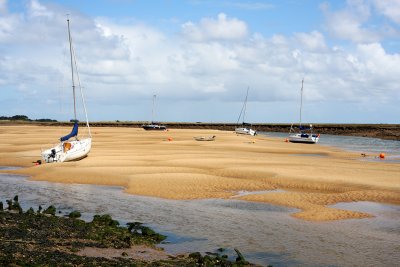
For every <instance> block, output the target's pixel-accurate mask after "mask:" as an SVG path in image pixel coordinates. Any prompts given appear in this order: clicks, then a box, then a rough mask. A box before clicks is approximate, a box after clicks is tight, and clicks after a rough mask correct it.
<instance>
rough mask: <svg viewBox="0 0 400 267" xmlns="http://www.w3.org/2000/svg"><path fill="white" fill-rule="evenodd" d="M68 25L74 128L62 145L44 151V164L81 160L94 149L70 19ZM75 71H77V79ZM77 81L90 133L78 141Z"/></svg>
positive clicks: (61, 139) (63, 139)
mask: <svg viewBox="0 0 400 267" xmlns="http://www.w3.org/2000/svg"><path fill="white" fill-rule="evenodd" d="M67 25H68V40H69V50H70V56H71V75H72V94H73V99H74V126H73V128H72V131H71V133H70V134H68V135H66V136H63V137H61V138H60V143H59V144H58V145H56V146H54V147H52V148H50V149H47V150H45V151H42V159H43V161H44V162H47V163H50V162H65V161H73V160H79V159H82V158H84V157H86V156H87V155H88V154H89V152H90V149H91V147H92V136H91V133H90V126H89V120H88V116H87V112H86V105H85V100H84V97H83V92H82V87H81V85H80V79H79V75H78V72H77V67H76V66H77V65H76V58H75V52H74V49H73V47H72V38H71V31H70V27H69V19H67ZM74 70H75V71H76V77H75V73H74ZM75 80H77V81H78V86H79V89H80V92H81V97H82V103H83V108H84V110H85V116H86V126H87V128H88V132H89V137H86V138H82V139H78V128H79V125H78V120H77V117H76V95H75V89H76V88H75V87H76V86H75ZM73 137H75V140H69V139H70V138H73Z"/></svg>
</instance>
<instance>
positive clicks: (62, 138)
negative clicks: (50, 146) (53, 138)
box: [60, 121, 78, 142]
mask: <svg viewBox="0 0 400 267" xmlns="http://www.w3.org/2000/svg"><path fill="white" fill-rule="evenodd" d="M77 135H78V122H77V121H76V122H75V123H74V128H72V131H71V133H70V134H68V135H66V136H63V137H61V138H60V141H61V142H63V141H67V140H68V139H70V138H71V137H74V136H77Z"/></svg>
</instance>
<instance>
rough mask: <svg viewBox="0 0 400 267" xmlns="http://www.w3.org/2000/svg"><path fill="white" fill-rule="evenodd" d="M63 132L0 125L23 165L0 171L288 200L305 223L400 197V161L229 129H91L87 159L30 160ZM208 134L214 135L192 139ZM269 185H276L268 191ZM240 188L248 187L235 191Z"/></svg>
mask: <svg viewBox="0 0 400 267" xmlns="http://www.w3.org/2000/svg"><path fill="white" fill-rule="evenodd" d="M69 131H70V128H68V127H55V126H33V125H2V126H1V127H0V166H21V167H24V168H22V169H18V170H7V171H2V172H11V173H16V174H23V175H29V176H30V179H32V180H45V181H50V182H60V183H77V184H96V185H112V186H121V187H123V188H124V190H125V192H126V193H129V194H135V195H143V196H151V197H159V198H165V199H177V200H189V199H205V198H223V199H231V198H235V199H238V198H239V199H242V200H244V201H253V202H264V203H271V204H275V205H282V206H287V207H292V208H296V209H298V211H296V212H294V213H293V214H292V216H293V217H295V218H299V219H303V220H310V221H329V220H340V219H355V218H368V217H372V216H373V214H367V213H364V212H358V211H349V210H342V209H336V208H332V207H330V205H333V204H336V203H339V202H354V201H373V202H380V203H390V204H397V205H400V164H398V163H382V162H372V161H365V160H360V155H359V154H358V153H353V152H348V151H343V150H340V149H338V148H333V147H326V146H321V145H319V144H317V145H305V144H293V143H287V142H285V141H284V140H283V139H281V138H273V137H268V136H261V135H258V136H255V137H252V136H243V135H236V134H235V133H234V132H230V131H218V130H205V129H170V130H168V131H162V132H151V131H144V130H143V129H140V128H124V127H93V128H92V137H93V144H92V150H91V152H90V154H89V156H88V157H86V158H84V159H82V160H80V161H74V162H64V163H51V164H41V165H35V164H34V163H33V162H35V161H37V160H39V159H40V151H41V149H47V148H49V147H51V146H52V145H54V144H56V143H57V140H58V138H59V137H60V136H63V135H65V134H66V133H68V132H69ZM83 134H84V131H83ZM213 135H215V136H216V139H215V141H209V142H202V141H196V140H194V139H193V137H194V136H213ZM322 138H323V137H322ZM310 155H311V156H310ZM276 189H280V190H278V191H271V192H269V191H267V190H276ZM264 190H266V192H265V193H259V191H264ZM243 191H246V192H248V194H244V195H242V196H240V195H239V196H238V194H239V192H243ZM255 191H256V192H258V193H257V194H251V192H255Z"/></svg>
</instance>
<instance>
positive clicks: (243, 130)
mask: <svg viewBox="0 0 400 267" xmlns="http://www.w3.org/2000/svg"><path fill="white" fill-rule="evenodd" d="M248 95H249V88H247V92H246V98H245V99H244V102H243V107H242V110H241V111H240V114H239V118H238V120H237V125H238V127H237V128H236V129H235V133H236V134H245V135H253V136H254V135H257V131H256V130H253V129H251V124H249V123H245V122H244V118H245V116H246V107H247V97H248ZM240 118H243V121H242V124H241V125H240V126H239V121H240Z"/></svg>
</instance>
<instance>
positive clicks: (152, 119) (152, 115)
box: [151, 95, 157, 123]
mask: <svg viewBox="0 0 400 267" xmlns="http://www.w3.org/2000/svg"><path fill="white" fill-rule="evenodd" d="M156 97H157V95H153V106H152V108H151V122H152V123H153V122H154V102H155V100H156Z"/></svg>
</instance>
